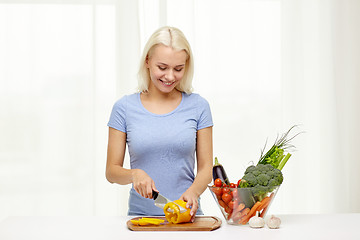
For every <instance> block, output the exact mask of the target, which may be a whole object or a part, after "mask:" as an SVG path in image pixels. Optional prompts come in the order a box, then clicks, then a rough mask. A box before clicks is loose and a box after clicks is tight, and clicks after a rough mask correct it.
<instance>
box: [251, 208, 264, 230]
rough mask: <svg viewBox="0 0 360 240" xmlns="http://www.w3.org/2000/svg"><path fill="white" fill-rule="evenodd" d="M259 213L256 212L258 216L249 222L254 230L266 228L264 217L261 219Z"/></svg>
mask: <svg viewBox="0 0 360 240" xmlns="http://www.w3.org/2000/svg"><path fill="white" fill-rule="evenodd" d="M258 213H259V212H256V215H255V216H253V217H252V218H250V220H249V226H250V227H252V228H262V227H264V226H265V220H264V219H263V218H262V217H259V216H258Z"/></svg>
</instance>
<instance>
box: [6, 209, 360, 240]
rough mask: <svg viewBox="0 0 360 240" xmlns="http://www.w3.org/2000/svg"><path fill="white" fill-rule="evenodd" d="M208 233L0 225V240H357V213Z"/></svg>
mask: <svg viewBox="0 0 360 240" xmlns="http://www.w3.org/2000/svg"><path fill="white" fill-rule="evenodd" d="M218 217H220V219H221V220H222V221H223V222H222V225H221V227H220V228H219V229H217V230H214V231H211V232H135V231H130V230H129V229H128V228H127V226H126V222H127V220H129V219H130V217H127V216H126V217H125V216H124V217H51V216H50V217H9V218H6V219H4V220H3V221H1V222H0V240H25V239H26V240H43V239H44V240H45V239H46V240H50V239H51V240H57V239H59V240H60V239H61V240H67V239H70V240H72V239H74V240H75V239H76V240H82V239H84V240H93V239H102V240H113V239H114V240H115V239H116V240H120V239H124V240H125V239H129V240H131V239H139V240H140V239H141V240H144V239H145V240H149V239H157V240H159V239H169V240H177V239H179V240H180V239H181V240H185V239H190V240H192V239H196V240H199V239H206V240H212V239H214V240H215V239H216V240H233V239H251V240H256V239H259V240H269V239H276V240H280V239H286V240H294V239H306V240H310V239H316V240H319V239H324V240H332V239H340V240H359V239H360V213H354V214H329V215H324V214H321V215H309V214H306V215H305V214H304V215H279V216H278V217H280V218H281V221H282V224H281V228H280V229H269V228H267V227H264V228H262V229H252V228H250V227H249V226H248V225H245V226H233V225H228V224H227V223H226V222H225V220H224V218H223V217H221V216H218Z"/></svg>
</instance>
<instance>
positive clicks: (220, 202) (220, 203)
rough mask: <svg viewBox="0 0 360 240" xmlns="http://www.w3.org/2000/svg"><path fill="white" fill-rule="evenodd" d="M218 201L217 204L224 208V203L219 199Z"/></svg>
mask: <svg viewBox="0 0 360 240" xmlns="http://www.w3.org/2000/svg"><path fill="white" fill-rule="evenodd" d="M218 202H219V205H220V206H222V207H223V208H226V207H227V205H226V203H224V201H223V200H221V199H219V201H218Z"/></svg>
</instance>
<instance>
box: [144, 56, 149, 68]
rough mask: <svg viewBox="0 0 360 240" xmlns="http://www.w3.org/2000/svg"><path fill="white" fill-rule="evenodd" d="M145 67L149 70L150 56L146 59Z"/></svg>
mask: <svg viewBox="0 0 360 240" xmlns="http://www.w3.org/2000/svg"><path fill="white" fill-rule="evenodd" d="M145 66H146V67H147V68H149V56H146V58H145Z"/></svg>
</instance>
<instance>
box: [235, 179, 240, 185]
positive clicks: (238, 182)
mask: <svg viewBox="0 0 360 240" xmlns="http://www.w3.org/2000/svg"><path fill="white" fill-rule="evenodd" d="M240 182H241V179H239V181H237V185H236V186H237V187H239V184H240Z"/></svg>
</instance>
